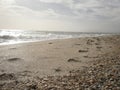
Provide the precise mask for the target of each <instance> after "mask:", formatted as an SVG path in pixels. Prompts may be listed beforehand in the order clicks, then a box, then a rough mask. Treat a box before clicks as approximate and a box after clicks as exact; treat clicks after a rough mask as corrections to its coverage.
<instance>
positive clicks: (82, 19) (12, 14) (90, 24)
mask: <svg viewBox="0 0 120 90" xmlns="http://www.w3.org/2000/svg"><path fill="white" fill-rule="evenodd" d="M119 28H120V0H0V29H24V30H41V31H44V30H46V31H72V32H74V31H75V32H77V31H78V32H120V30H119Z"/></svg>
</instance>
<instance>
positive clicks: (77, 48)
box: [0, 35, 120, 90]
mask: <svg viewBox="0 0 120 90" xmlns="http://www.w3.org/2000/svg"><path fill="white" fill-rule="evenodd" d="M119 49H120V36H119V35H113V36H112V35H111V36H100V37H84V38H72V39H62V40H49V41H41V42H31V43H24V44H14V45H4V46H0V90H66V89H68V88H63V87H64V86H61V87H60V85H61V84H62V83H61V81H62V79H60V80H61V81H60V82H59V81H58V83H59V84H58V86H59V88H54V87H53V89H50V86H49V87H48V85H49V84H50V83H51V82H50V81H54V80H53V79H55V78H58V77H59V78H60V77H61V78H65V76H67V77H66V78H67V81H69V80H68V78H70V75H71V73H72V74H74V75H76V74H75V73H76V72H78V73H79V75H82V73H83V72H81V71H85V70H86V72H87V71H88V69H90V68H91V66H92V68H93V67H95V68H97V67H96V65H98V64H99V63H103V64H105V62H107V61H106V58H110V60H111V58H113V57H114V58H115V56H116V57H119V53H120V50H119ZM101 61H104V62H101ZM118 62H119V61H118ZM111 65H112V64H111ZM78 73H77V75H78ZM84 73H85V72H84ZM50 76H51V77H50ZM83 76H84V75H83ZM46 77H47V80H44V79H46ZM51 78H52V79H51ZM59 78H58V79H59ZM71 78H72V77H71ZM76 78H77V77H76ZM79 78H80V77H79ZM87 78H91V77H87ZM41 80H42V81H44V83H43V82H41ZM47 81H49V82H47ZM78 81H79V80H78ZM40 82H41V83H40ZM55 82H57V80H56V79H55ZM62 82H63V81H62ZM45 85H47V86H46V87H44V86H45ZM53 86H54V85H53ZM70 86H72V88H71V89H69V90H76V89H75V85H70ZM73 88H74V89H73ZM80 88H81V86H80V85H79V87H78V88H77V89H78V90H79V89H80ZM80 90H85V89H84V88H83V89H80ZM90 90H91V89H90ZM116 90H117V89H116Z"/></svg>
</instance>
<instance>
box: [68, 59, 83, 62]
mask: <svg viewBox="0 0 120 90" xmlns="http://www.w3.org/2000/svg"><path fill="white" fill-rule="evenodd" d="M68 62H81V61H79V60H76V59H73V58H70V59H68Z"/></svg>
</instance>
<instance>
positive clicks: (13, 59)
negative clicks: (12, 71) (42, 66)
mask: <svg viewBox="0 0 120 90" xmlns="http://www.w3.org/2000/svg"><path fill="white" fill-rule="evenodd" d="M19 60H22V59H21V58H10V59H8V61H9V62H14V61H19Z"/></svg>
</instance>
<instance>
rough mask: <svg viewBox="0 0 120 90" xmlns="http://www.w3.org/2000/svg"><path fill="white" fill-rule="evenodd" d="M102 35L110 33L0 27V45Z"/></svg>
mask: <svg viewBox="0 0 120 90" xmlns="http://www.w3.org/2000/svg"><path fill="white" fill-rule="evenodd" d="M103 35H110V33H100V32H99V33H95V32H57V31H39V30H12V29H0V45H8V44H17V43H26V42H37V41H46V40H53V39H67V38H80V37H98V36H103Z"/></svg>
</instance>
